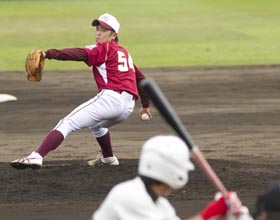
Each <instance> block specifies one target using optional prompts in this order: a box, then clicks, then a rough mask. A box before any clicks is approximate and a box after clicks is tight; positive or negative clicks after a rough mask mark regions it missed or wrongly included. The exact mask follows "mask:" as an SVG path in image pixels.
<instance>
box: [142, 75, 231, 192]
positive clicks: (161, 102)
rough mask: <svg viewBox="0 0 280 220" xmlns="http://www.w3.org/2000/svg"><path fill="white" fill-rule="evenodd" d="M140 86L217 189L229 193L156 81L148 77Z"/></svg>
mask: <svg viewBox="0 0 280 220" xmlns="http://www.w3.org/2000/svg"><path fill="white" fill-rule="evenodd" d="M140 88H141V89H142V90H143V91H145V92H146V93H147V95H148V96H149V97H150V99H151V101H152V102H153V103H154V105H155V107H156V108H157V109H158V111H159V112H160V113H161V115H162V116H163V118H164V119H165V120H166V121H167V123H168V124H169V125H170V126H171V127H172V128H173V129H174V130H175V132H176V133H177V134H178V136H179V137H180V138H181V139H182V140H183V141H184V142H185V143H186V145H187V146H188V148H189V150H190V151H191V154H192V157H193V158H194V160H195V161H196V163H197V164H198V165H199V166H200V168H201V169H202V171H203V172H204V174H205V175H206V176H207V177H208V178H209V180H210V181H211V182H212V183H213V184H214V186H215V187H216V189H217V190H218V191H220V192H221V193H222V194H223V195H225V194H226V193H227V189H226V188H225V186H224V185H223V183H222V181H221V180H220V179H219V178H218V176H217V175H216V173H215V172H214V170H213V169H212V167H211V166H210V165H209V163H208V162H207V160H206V159H205V158H204V156H203V155H202V153H201V152H200V150H199V148H198V146H196V145H195V144H194V142H193V140H192V138H191V136H190V134H189V132H188V131H187V129H186V128H185V126H184V125H183V123H182V121H181V120H180V118H179V117H178V115H177V113H176V112H175V110H174V109H173V108H172V106H171V105H170V103H169V102H168V100H167V98H166V97H165V96H164V94H163V92H162V91H161V89H160V88H159V86H158V85H157V84H156V82H155V81H154V80H153V79H152V78H150V79H147V78H146V79H144V80H142V81H141V83H140Z"/></svg>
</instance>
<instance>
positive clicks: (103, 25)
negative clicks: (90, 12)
mask: <svg viewBox="0 0 280 220" xmlns="http://www.w3.org/2000/svg"><path fill="white" fill-rule="evenodd" d="M91 25H92V26H98V25H101V26H102V27H104V28H106V29H108V30H113V28H112V27H111V26H109V25H108V24H106V23H105V22H104V21H99V20H98V19H95V20H93V21H92V23H91Z"/></svg>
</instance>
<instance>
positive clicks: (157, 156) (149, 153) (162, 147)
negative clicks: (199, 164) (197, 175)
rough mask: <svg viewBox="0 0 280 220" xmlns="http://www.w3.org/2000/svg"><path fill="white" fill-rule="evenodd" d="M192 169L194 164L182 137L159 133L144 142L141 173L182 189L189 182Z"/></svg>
mask: <svg viewBox="0 0 280 220" xmlns="http://www.w3.org/2000/svg"><path fill="white" fill-rule="evenodd" d="M190 170H194V165H193V163H192V162H191V161H190V155H189V149H188V147H187V146H186V144H185V143H184V142H183V141H182V140H181V139H180V138H178V137H176V136H172V135H166V136H163V135H158V136H155V137H152V138H150V139H149V140H147V141H146V142H145V143H144V145H143V148H142V152H141V156H140V161H139V166H138V172H139V174H140V175H143V176H146V177H149V178H152V179H155V180H158V181H160V182H163V183H165V184H167V185H169V186H170V187H171V188H173V189H180V188H182V187H184V186H185V184H186V183H187V182H188V179H189V178H188V172H189V171H190Z"/></svg>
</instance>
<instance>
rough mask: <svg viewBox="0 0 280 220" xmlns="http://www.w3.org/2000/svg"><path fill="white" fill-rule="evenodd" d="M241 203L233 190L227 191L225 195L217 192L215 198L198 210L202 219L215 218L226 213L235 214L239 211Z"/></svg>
mask: <svg viewBox="0 0 280 220" xmlns="http://www.w3.org/2000/svg"><path fill="white" fill-rule="evenodd" d="M241 206H242V204H241V202H240V200H239V198H238V197H237V194H236V193H235V192H228V193H226V194H225V195H222V194H221V193H217V194H216V196H215V200H214V201H212V202H210V203H209V204H208V205H207V206H206V208H205V209H204V210H202V211H201V212H200V216H201V217H202V219H203V220H208V219H214V218H213V217H216V218H217V219H218V218H220V217H225V216H227V215H231V216H237V215H239V213H240V208H241Z"/></svg>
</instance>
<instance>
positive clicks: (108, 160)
mask: <svg viewBox="0 0 280 220" xmlns="http://www.w3.org/2000/svg"><path fill="white" fill-rule="evenodd" d="M87 164H88V165H89V166H94V167H99V166H103V165H112V166H117V165H119V164H120V163H119V160H118V158H117V157H116V156H112V157H103V156H102V154H101V153H100V154H98V155H97V156H96V158H95V159H93V160H89V161H88V162H87Z"/></svg>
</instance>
